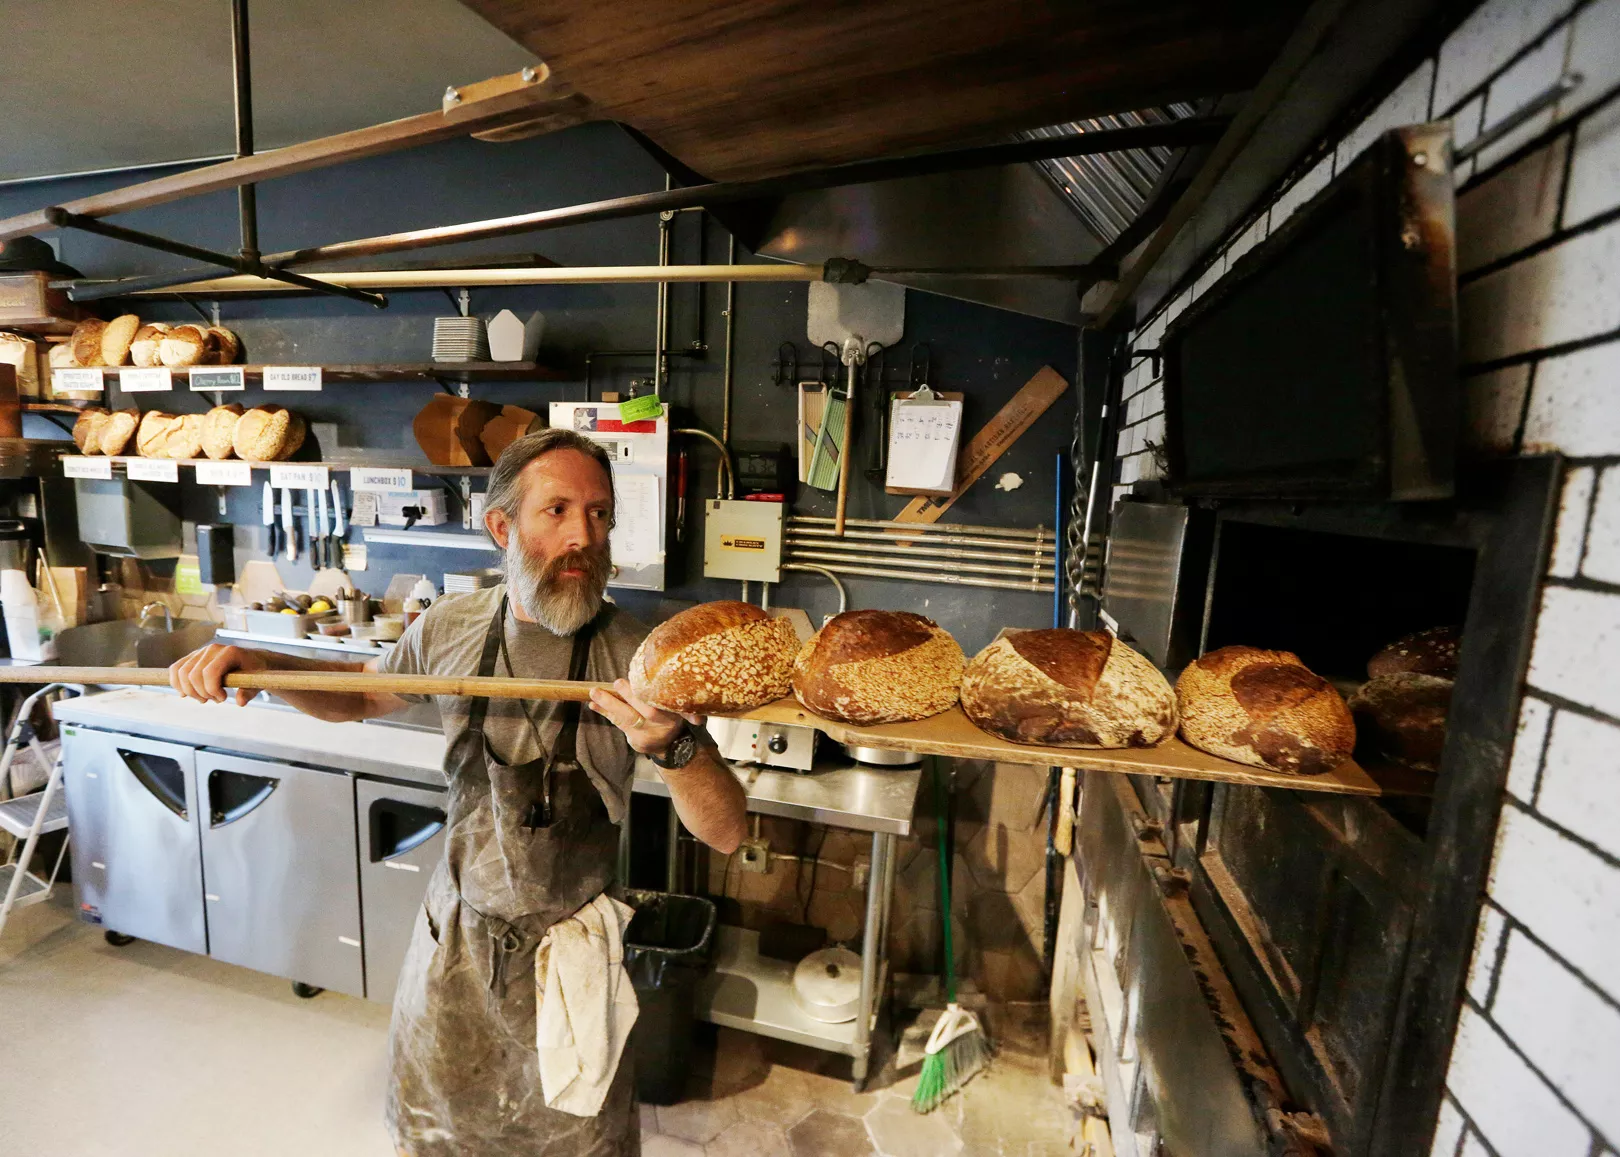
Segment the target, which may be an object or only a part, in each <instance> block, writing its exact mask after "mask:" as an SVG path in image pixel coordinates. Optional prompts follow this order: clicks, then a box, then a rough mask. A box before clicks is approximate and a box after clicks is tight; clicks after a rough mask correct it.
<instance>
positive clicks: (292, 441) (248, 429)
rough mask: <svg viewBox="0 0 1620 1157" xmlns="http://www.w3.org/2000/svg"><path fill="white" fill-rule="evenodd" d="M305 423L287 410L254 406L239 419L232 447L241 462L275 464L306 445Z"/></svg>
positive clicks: (233, 435)
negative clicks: (245, 460) (242, 460)
mask: <svg viewBox="0 0 1620 1157" xmlns="http://www.w3.org/2000/svg"><path fill="white" fill-rule="evenodd" d="M304 432H305V425H304V419H303V418H301V417H299V416H298V415H297V414H294V413H293V412H292V411H291V410H289V409H287V407H285V406H254V407H253V409H251V410H248V411H247V412H246V413H244V414H243V415H242V416H241V417H240V418H238V419H237V422H236V429H235V430H234V431H232V434H231V446H232V448H233V449H234V450H235V451H236V456H237V457H238V458H245V459H247V460H248V461H250V462H276V461H279V460H281V459H284V458H290V457H292V456H293V455H294V454H296V453H297V452H298V448H299V447H300V446H302V445H303V444H304Z"/></svg>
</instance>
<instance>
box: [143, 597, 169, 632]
mask: <svg viewBox="0 0 1620 1157" xmlns="http://www.w3.org/2000/svg"><path fill="white" fill-rule="evenodd" d="M153 611H162V612H163V629H164V630H165V631H172V630H174V614H173V612H171V611H170V610H169V607H168V604H166V603H156V602H154V603H147V604H146V605H145V606H144V607H142V608H141V617H140V618H139V619H137V620H136V621H135V625H136V626H137V627H139V628H140V629H141V630H143V631H144V630H145V629H146V616H147V615H149V614H151V613H152V612H153Z"/></svg>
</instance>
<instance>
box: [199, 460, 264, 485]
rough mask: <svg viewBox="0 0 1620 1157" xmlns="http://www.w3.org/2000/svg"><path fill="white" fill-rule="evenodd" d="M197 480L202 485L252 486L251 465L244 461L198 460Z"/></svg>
mask: <svg viewBox="0 0 1620 1157" xmlns="http://www.w3.org/2000/svg"><path fill="white" fill-rule="evenodd" d="M197 481H198V483H200V484H201V485H203V486H252V485H253V467H251V466H249V465H248V464H247V463H246V462H199V463H197Z"/></svg>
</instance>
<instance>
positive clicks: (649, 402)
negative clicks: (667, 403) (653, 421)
mask: <svg viewBox="0 0 1620 1157" xmlns="http://www.w3.org/2000/svg"><path fill="white" fill-rule="evenodd" d="M663 414H664V404H663V403H662V402H660V401H659V400H658V399H657V398H656V397H655V396H654V395H652V394H643V395H642V396H641V397H639V398H631V399H630V400H629V401H628V402H620V403H619V421H621V422H645V421H646V420H647V419H648V418H660V417H662V416H663Z"/></svg>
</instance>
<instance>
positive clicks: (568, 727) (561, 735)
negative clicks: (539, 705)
mask: <svg viewBox="0 0 1620 1157" xmlns="http://www.w3.org/2000/svg"><path fill="white" fill-rule="evenodd" d="M603 613H604V612H602V611H598V612H597V614H596V617H595V618H593V619H592V620H591V621H590V622H588V623H586V624H585V625H584V626H583V627H581V628H580V629H579V630H578V631H575V632H574V649H573V652H572V654H570V655H569V657H568V677H569V678H570V679H572V680H575V681H576V682H577V681H578V680H580V679H583V678H585V667H586V664H587V663H588V662H589V660H590V657H591V639H592V638H593V637H594V636H595V634H596V624H597V623H598V622H600V621H601V619H602V617H603ZM579 712H580V705H579V703H577V702H575V701H573V700H570V701H569V702H567V703H565V704H563V725H562V730H561V731H559V732H558V733H557V743H556V745H555V749H554V751H553V752H552V763H553V764H558V763H561V764H570V763H577V762H578V758H577V753H576V747H577V740H578V736H579Z"/></svg>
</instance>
